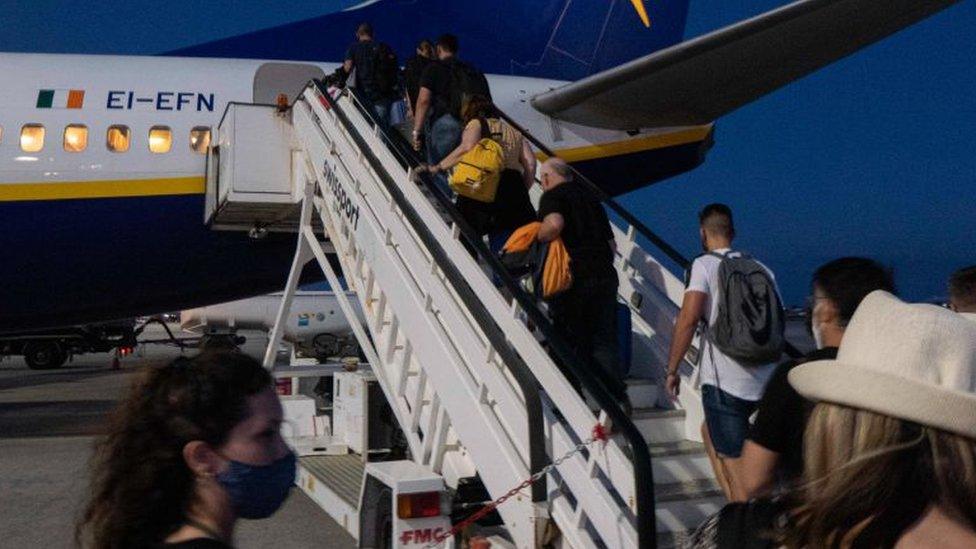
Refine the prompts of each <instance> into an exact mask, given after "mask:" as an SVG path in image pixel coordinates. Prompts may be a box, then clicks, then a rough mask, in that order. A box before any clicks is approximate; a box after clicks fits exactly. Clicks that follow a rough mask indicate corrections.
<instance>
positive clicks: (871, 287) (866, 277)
mask: <svg viewBox="0 0 976 549" xmlns="http://www.w3.org/2000/svg"><path fill="white" fill-rule="evenodd" d="M813 285H814V286H815V287H817V288H820V291H822V292H823V293H824V294H826V296H827V298H828V299H830V300H831V301H833V302H834V305H835V306H836V307H837V310H838V311H839V313H840V321H841V326H847V323H848V322H849V321H850V320H851V317H852V316H854V311H855V310H857V306H858V305H860V304H861V300H863V299H864V298H865V296H867V295H868V294H869V293H871V292H873V291H875V290H884V291H886V292H891V293H895V282H894V280H893V279H892V276H891V271H890V270H889V269H887V268H885V267H884V266H883V265H881V264H880V263H878V262H877V261H874V260H871V259H868V258H866V257H842V258H840V259H835V260H833V261H831V262H829V263H825V264H823V265H821V266H820V267H819V268H818V269H817V270H816V271H815V272H814V273H813Z"/></svg>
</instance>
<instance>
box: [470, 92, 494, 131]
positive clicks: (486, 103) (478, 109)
mask: <svg viewBox="0 0 976 549" xmlns="http://www.w3.org/2000/svg"><path fill="white" fill-rule="evenodd" d="M497 116H498V114H497V113H496V112H495V105H494V104H493V103H492V102H491V99H488V98H487V97H485V96H483V95H472V96H471V97H469V98H468V100H467V102H466V103H465V105H464V109H463V112H462V114H461V118H462V119H463V120H464V123H465V124H467V123H468V122H470V121H472V120H475V119H478V118H494V117H497Z"/></svg>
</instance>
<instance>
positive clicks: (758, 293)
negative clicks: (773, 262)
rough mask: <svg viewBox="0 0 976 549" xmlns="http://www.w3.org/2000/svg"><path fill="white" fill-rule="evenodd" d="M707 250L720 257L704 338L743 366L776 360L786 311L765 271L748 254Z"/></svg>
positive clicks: (784, 328) (780, 344)
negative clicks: (714, 311)
mask: <svg viewBox="0 0 976 549" xmlns="http://www.w3.org/2000/svg"><path fill="white" fill-rule="evenodd" d="M732 253H733V252H727V253H726V254H725V255H722V254H719V253H716V252H710V253H709V255H713V256H715V257H718V258H719V259H721V260H722V263H721V264H720V265H719V268H718V280H719V284H720V288H719V289H718V292H717V293H718V295H716V296H713V298H714V299H717V300H718V318H716V319H715V323H714V324H712V325H711V326H710V327H709V329H708V339H709V341H711V342H712V343H713V344H714V345H715V346H716V347H718V348H719V350H721V351H722V352H723V353H725V354H726V356H728V357H730V358H732V359H735V360H736V361H737V362H739V363H740V364H743V365H745V366H761V365H764V364H769V363H772V362H776V361H778V360H779V359H780V357H782V355H783V347H784V346H785V343H786V338H785V331H786V315H785V313H784V311H783V303H782V300H781V299H780V297H779V292H778V291H777V290H776V284H775V283H774V282H773V279H772V278H771V277H770V276H769V272H768V271H766V269H765V268H763V266H762V265H760V264H759V262H758V261H756V260H755V259H752V258H751V257H749V256H748V255H745V254H742V253H739V254H737V255H735V256H731V255H730V254H732Z"/></svg>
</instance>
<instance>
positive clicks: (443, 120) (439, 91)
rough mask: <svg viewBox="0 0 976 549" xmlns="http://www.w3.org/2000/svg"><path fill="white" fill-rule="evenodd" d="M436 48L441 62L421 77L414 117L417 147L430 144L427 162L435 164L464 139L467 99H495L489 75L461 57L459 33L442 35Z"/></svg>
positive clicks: (415, 146) (414, 134)
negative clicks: (463, 119) (486, 75)
mask: <svg viewBox="0 0 976 549" xmlns="http://www.w3.org/2000/svg"><path fill="white" fill-rule="evenodd" d="M436 50H437V59H438V62H436V63H431V64H430V66H428V67H427V68H426V69H425V70H424V73H423V75H422V76H421V77H420V93H419V94H418V95H417V104H416V105H415V106H414V118H413V146H414V148H415V149H416V150H420V145H421V143H422V142H425V143H426V145H427V162H428V163H429V164H430V165H432V166H433V165H436V164H437V163H438V162H440V161H441V160H443V159H444V157H446V156H447V155H448V153H450V152H451V151H453V150H454V149H455V147H457V146H458V144H459V143H460V142H461V132H462V129H463V128H462V127H461V115H462V113H463V112H464V108H465V106H466V103H467V101H468V100H469V99H470V98H471V97H473V96H475V95H480V96H483V97H486V98H488V99H489V100H490V99H491V92H490V91H489V90H488V80H487V79H486V78H485V75H484V74H482V73H481V72H479V71H478V70H477V69H476V68H474V67H472V66H471V65H469V64H468V63H465V62H464V61H461V60H460V59H458V58H457V52H458V39H457V37H456V36H454V35H452V34H445V35H443V36H441V37H440V38H438V39H437V45H436ZM422 140H423V141H422Z"/></svg>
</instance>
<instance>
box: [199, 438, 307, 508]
mask: <svg viewBox="0 0 976 549" xmlns="http://www.w3.org/2000/svg"><path fill="white" fill-rule="evenodd" d="M229 461H230V467H228V468H227V470H226V471H224V472H223V473H220V474H219V475H217V482H219V483H220V484H221V486H223V487H224V490H226V491H227V494H228V495H229V496H230V501H231V504H232V505H233V506H234V512H235V513H236V514H237V516H238V517H240V518H246V519H263V518H268V517H270V516H271V515H272V514H274V512H275V511H277V510H278V508H279V507H281V504H282V503H284V502H285V498H287V497H288V490H289V489H290V488H291V486H292V484H294V483H295V462H296V458H295V454H294V452H291V451H289V452H288V453H287V454H286V455H285V456H284V457H282V458H281V459H278V460H276V461H275V462H274V463H271V464H270V465H248V464H247V463H241V462H239V461H234V460H229Z"/></svg>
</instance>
